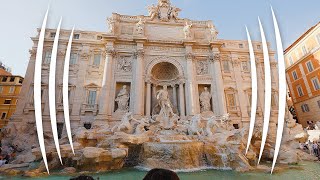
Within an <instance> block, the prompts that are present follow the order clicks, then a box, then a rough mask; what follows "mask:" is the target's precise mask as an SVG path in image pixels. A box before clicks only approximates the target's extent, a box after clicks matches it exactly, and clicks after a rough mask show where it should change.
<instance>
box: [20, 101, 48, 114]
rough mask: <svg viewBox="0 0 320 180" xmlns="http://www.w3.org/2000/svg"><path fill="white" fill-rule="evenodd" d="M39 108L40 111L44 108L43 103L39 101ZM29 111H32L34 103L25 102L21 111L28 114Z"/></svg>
mask: <svg viewBox="0 0 320 180" xmlns="http://www.w3.org/2000/svg"><path fill="white" fill-rule="evenodd" d="M41 108H42V112H43V110H44V103H41ZM29 111H34V103H33V102H32V103H26V105H25V107H24V109H23V113H24V114H29Z"/></svg>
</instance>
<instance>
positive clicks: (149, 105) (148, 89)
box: [146, 79, 151, 117]
mask: <svg viewBox="0 0 320 180" xmlns="http://www.w3.org/2000/svg"><path fill="white" fill-rule="evenodd" d="M146 116H147V117H150V116H151V82H150V79H147V98H146Z"/></svg>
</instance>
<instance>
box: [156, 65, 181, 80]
mask: <svg viewBox="0 0 320 180" xmlns="http://www.w3.org/2000/svg"><path fill="white" fill-rule="evenodd" d="M151 75H152V77H153V79H155V80H158V81H170V80H175V79H177V78H178V76H179V71H178V69H177V67H176V66H175V65H173V64H172V63H169V62H160V63H158V64H156V65H155V66H154V67H153V68H152V70H151Z"/></svg>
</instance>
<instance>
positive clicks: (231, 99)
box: [227, 94, 236, 107]
mask: <svg viewBox="0 0 320 180" xmlns="http://www.w3.org/2000/svg"><path fill="white" fill-rule="evenodd" d="M227 101H228V106H230V107H235V106H236V100H235V98H234V94H227Z"/></svg>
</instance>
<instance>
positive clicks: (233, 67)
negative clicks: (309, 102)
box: [14, 13, 278, 132]
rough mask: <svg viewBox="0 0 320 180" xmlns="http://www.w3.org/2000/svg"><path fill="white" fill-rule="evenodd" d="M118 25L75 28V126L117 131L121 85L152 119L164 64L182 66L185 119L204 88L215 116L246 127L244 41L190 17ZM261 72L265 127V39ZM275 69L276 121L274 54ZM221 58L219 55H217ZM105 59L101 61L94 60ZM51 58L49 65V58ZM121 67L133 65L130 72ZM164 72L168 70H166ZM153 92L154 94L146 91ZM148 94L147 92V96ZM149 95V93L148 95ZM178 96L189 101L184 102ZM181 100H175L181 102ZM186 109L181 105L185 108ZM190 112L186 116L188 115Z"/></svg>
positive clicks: (27, 110) (45, 112) (174, 86)
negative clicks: (220, 35)
mask: <svg viewBox="0 0 320 180" xmlns="http://www.w3.org/2000/svg"><path fill="white" fill-rule="evenodd" d="M140 18H144V19H145V20H146V22H145V27H144V32H143V33H142V34H139V35H137V34H135V32H136V31H135V28H136V26H137V24H138V22H139V19H140ZM110 19H111V20H112V21H115V22H113V23H114V25H113V26H114V28H113V29H112V31H110V32H108V33H106V32H92V31H75V34H77V35H79V38H75V39H74V40H73V44H72V54H76V57H77V58H76V61H75V63H74V64H71V65H70V72H69V73H70V74H69V90H70V98H69V101H70V118H71V125H72V127H73V129H74V128H77V127H79V126H83V125H84V124H86V123H92V122H95V121H104V122H105V123H107V124H110V126H112V125H113V124H114V123H116V122H118V121H119V120H120V119H121V117H122V116H123V114H117V113H116V112H115V108H116V104H115V98H116V96H117V94H118V92H119V88H121V87H122V85H127V87H128V91H129V92H130V106H129V111H131V112H133V113H134V115H135V116H137V117H143V116H146V117H150V115H151V114H148V113H149V112H148V109H149V110H150V108H153V106H152V107H149V108H147V106H148V105H149V104H148V103H147V101H148V100H150V101H151V103H150V104H152V105H154V104H156V102H155V94H156V91H157V90H158V89H159V88H161V86H162V85H163V84H165V83H166V82H159V81H157V80H155V79H154V77H153V75H154V74H152V73H153V71H152V70H153V68H154V67H155V66H156V65H157V64H159V63H170V64H172V65H173V66H174V67H175V68H176V69H177V74H176V75H177V76H176V79H172V80H171V82H170V83H171V84H170V87H169V88H170V96H171V97H172V96H173V95H174V94H175V95H176V96H177V97H178V98H179V101H177V102H174V100H172V101H173V102H174V105H175V106H176V108H177V109H178V113H179V114H182V116H181V117H182V118H188V119H190V118H191V117H192V116H193V115H195V114H199V113H200V102H199V96H200V94H201V92H202V91H203V88H204V87H205V86H208V87H210V91H211V94H212V107H211V108H212V111H213V113H214V114H215V115H218V116H219V115H220V116H221V115H224V114H226V113H229V114H230V119H231V121H232V124H235V125H238V126H239V127H242V126H247V125H249V121H250V118H249V116H250V110H251V108H250V101H251V100H250V94H251V73H250V63H249V61H250V57H249V48H248V43H247V41H241V40H222V39H214V40H213V39H212V37H211V34H210V33H211V32H210V31H209V28H208V27H212V25H213V24H212V22H211V21H192V20H188V19H178V20H171V21H169V22H163V21H159V20H158V21H157V20H152V19H151V18H150V16H127V15H119V14H116V13H114V14H113V15H112V17H111V18H109V20H110ZM186 21H189V22H191V23H192V24H193V28H192V30H191V31H192V32H191V37H189V38H190V39H186V37H185V34H184V27H185V24H186ZM55 31H56V30H55V29H47V30H46V35H45V42H44V55H43V67H42V118H43V122H44V129H45V131H46V132H51V126H50V114H49V106H48V104H49V100H48V88H49V84H48V76H49V64H50V56H47V54H50V52H51V50H52V44H53V39H54V33H55ZM70 32H71V31H70V30H61V34H60V41H59V48H58V58H57V68H56V69H57V72H56V76H57V77H56V100H57V121H58V123H63V122H64V117H63V115H64V114H63V106H62V103H61V102H62V101H61V97H62V95H61V87H62V76H63V73H62V72H63V65H64V58H65V50H66V46H67V43H68V38H69V35H70ZM38 38H39V34H38V36H36V37H33V38H32V40H33V42H34V45H33V47H32V50H31V51H30V54H31V56H30V61H29V65H28V69H27V72H26V77H25V81H24V83H23V85H22V89H23V91H22V93H21V96H20V100H21V101H19V104H18V108H17V111H16V113H15V115H14V120H15V121H16V122H30V123H34V121H35V120H34V105H33V104H34V102H33V75H34V65H35V58H36V50H37V42H38ZM253 45H254V51H255V55H256V59H257V60H256V63H257V68H258V69H257V73H258V78H259V79H258V80H259V81H258V83H259V84H258V88H259V90H258V109H257V121H258V122H260V123H261V122H262V119H263V114H264V112H263V110H264V107H263V106H264V83H263V81H264V67H263V52H262V48H261V47H262V45H261V42H253ZM269 52H270V57H272V58H271V70H272V89H273V91H272V95H273V96H272V97H273V106H272V112H271V121H273V122H275V121H276V119H277V114H278V110H277V109H278V102H277V99H278V90H277V89H278V79H277V62H276V61H275V59H274V54H275V52H274V51H272V50H270V51H269ZM217 55H218V56H217ZM97 56H99V57H100V58H101V59H100V61H99V63H96V61H95V57H97ZM48 59H49V60H48ZM123 62H126V63H127V64H128V67H129V68H128V67H125V68H126V69H124V64H123ZM160 72H162V74H166V73H168V74H169V73H170V71H166V69H161V71H160ZM148 88H151V89H148ZM90 91H96V93H97V94H96V101H95V103H94V104H88V99H89V94H90ZM150 91H151V93H148V92H150ZM148 94H151V95H150V96H152V97H148ZM180 98H183V99H184V102H183V101H180ZM176 100H177V99H176ZM181 104H182V105H181ZM183 111H185V113H183Z"/></svg>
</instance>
